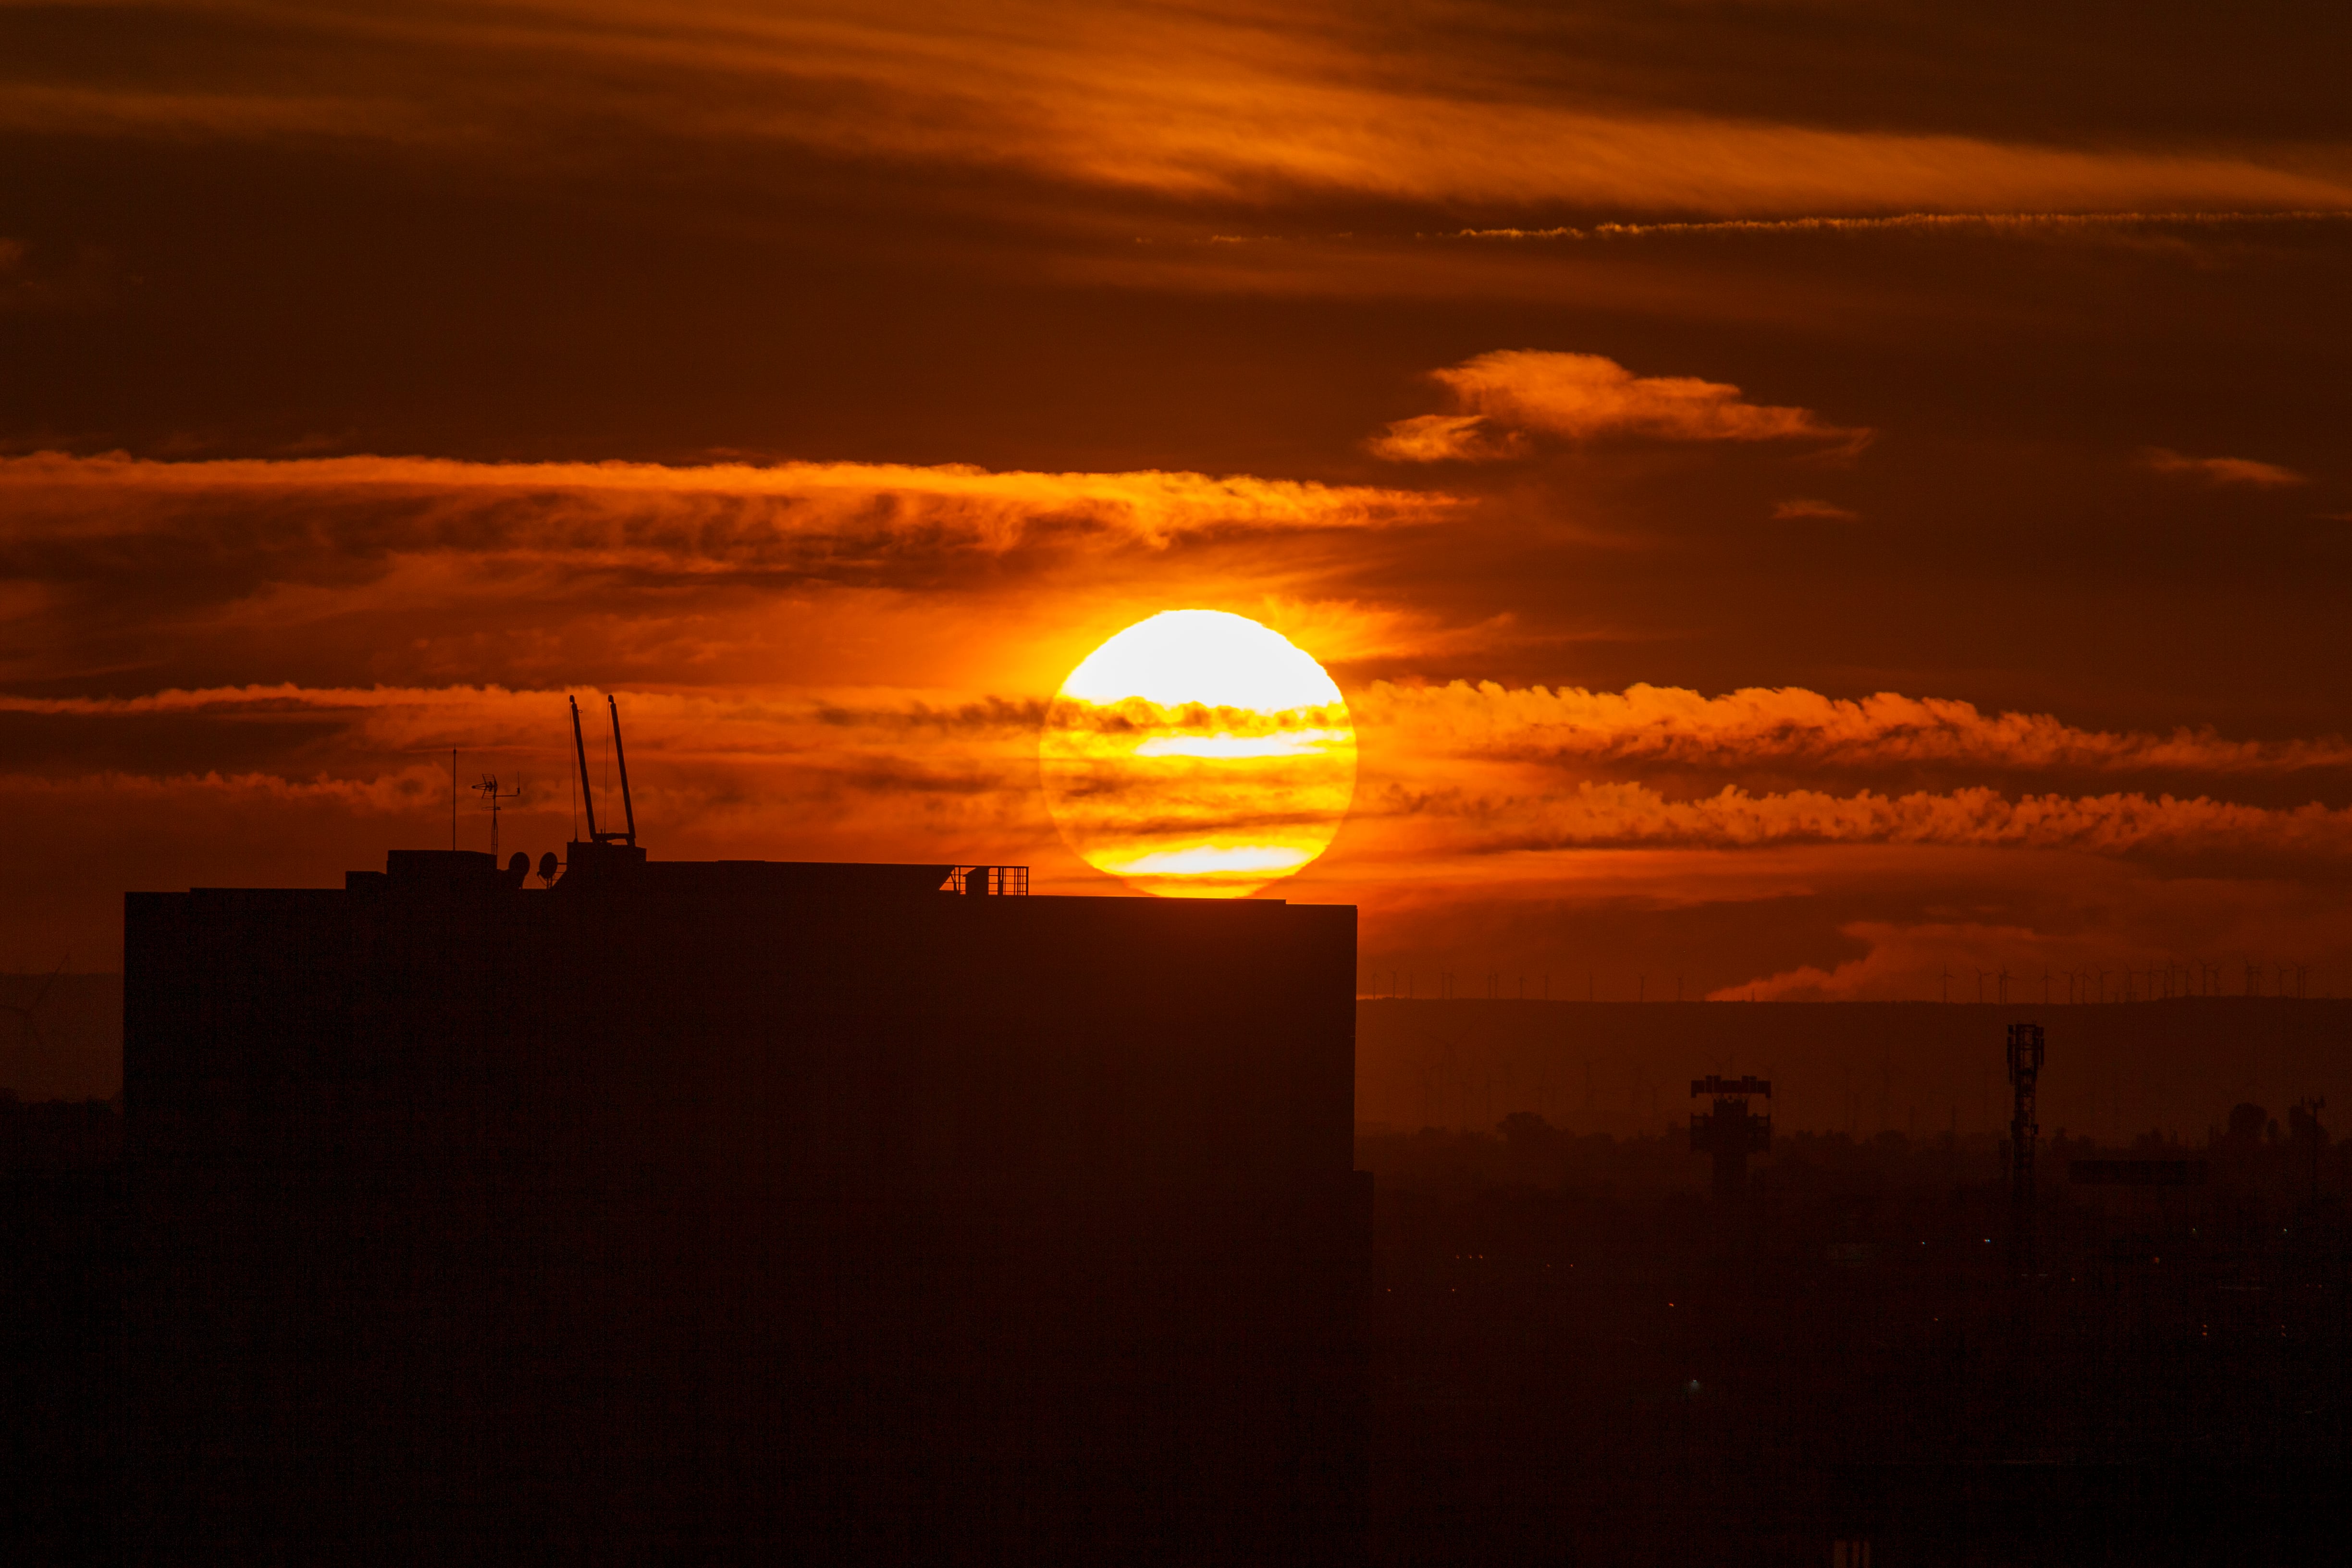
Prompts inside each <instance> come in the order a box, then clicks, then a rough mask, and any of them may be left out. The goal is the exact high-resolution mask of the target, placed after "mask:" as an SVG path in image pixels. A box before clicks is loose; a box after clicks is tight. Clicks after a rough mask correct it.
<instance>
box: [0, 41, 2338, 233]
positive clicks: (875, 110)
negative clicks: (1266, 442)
mask: <svg viewBox="0 0 2352 1568" xmlns="http://www.w3.org/2000/svg"><path fill="white" fill-rule="evenodd" d="M304 22H305V28H304V38H305V41H308V40H309V39H310V38H314V37H320V36H321V35H324V36H327V37H332V36H333V35H334V34H335V33H336V32H338V31H340V32H341V33H342V34H344V35H346V37H344V38H343V39H342V40H341V42H342V44H343V46H344V47H346V48H347V49H348V48H350V47H351V45H352V44H353V43H359V44H364V45H369V46H374V47H370V48H368V49H367V50H366V51H365V53H366V57H367V60H368V66H367V68H366V69H365V70H364V71H362V70H358V69H353V70H352V71H351V72H350V74H349V76H348V77H347V78H344V79H341V80H340V81H335V80H329V81H325V82H322V81H320V80H319V79H318V78H319V77H320V74H321V73H319V72H305V73H299V74H294V73H289V78H290V79H288V80H286V81H284V82H283V83H282V84H279V85H278V87H277V89H276V90H272V89H270V88H269V87H268V86H255V87H248V88H247V89H246V90H244V91H242V92H240V93H239V94H237V95H235V96H228V95H223V96H219V97H207V96H192V95H189V94H187V93H185V92H184V91H180V90H177V89H172V88H164V87H160V86H159V87H152V88H146V89H141V88H137V87H124V86H120V85H116V84H114V83H113V82H112V81H111V80H110V81H109V82H108V83H107V84H106V85H104V86H98V85H92V86H89V87H84V88H72V89H62V88H56V87H51V86H47V85H46V84H16V85H14V86H11V87H8V88H6V89H0V123H15V124H17V125H21V126H25V127H27V128H41V129H52V128H57V127H68V128H72V129H75V130H80V131H89V130H90V129H102V130H116V129H117V128H120V130H121V131H124V132H130V133H142V132H143V133H148V134H155V133H159V132H163V131H199V132H204V133H210V134H215V135H249V136H258V135H288V134H293V133H297V132H300V131H308V132H309V133H310V134H312V135H319V136H328V135H333V136H340V137H348V136H352V135H355V134H371V135H374V136H378V137H381V138H383V139H386V140H394V141H403V142H411V143H414V142H419V141H448V142H451V143H454V144H458V145H463V144H465V143H466V142H468V141H474V142H478V141H482V140H487V139H488V138H492V137H496V136H499V135H501V134H503V135H505V136H507V137H509V138H513V139H516V140H521V139H522V138H524V137H525V136H527V135H528V134H529V133H530V131H532V130H534V129H537V130H542V131H543V129H544V126H545V122H546V121H548V120H562V119H564V118H567V117H571V116H577V115H580V114H582V113H583V112H585V113H590V114H593V115H594V116H595V117H596V118H597V120H599V121H600V122H609V121H610V120H614V119H627V120H636V121H638V122H640V123H643V124H646V125H648V126H654V127H658V128H659V129H660V130H661V131H663V132H665V133H666V134H669V135H673V136H680V135H682V136H688V137H693V138H697V139H701V140H706V141H722V142H728V143H732V144H736V145H754V146H756V145H758V144H759V143H761V142H765V141H785V142H791V143H795V144H799V145H803V146H810V147H815V148H819V149H823V150H824V151H827V152H837V153H846V154H851V155H859V156H867V157H882V158H888V159H892V160H927V161H932V162H946V163H950V164H953V165H958V166H973V165H979V166H983V167H1012V168H1017V169H1023V170H1027V171H1034V172H1039V173H1043V174H1045V175H1047V176H1049V177H1053V178H1057V179H1060V180H1064V181H1066V182H1071V183H1084V184H1091V185H1097V186H1112V187H1125V188H1131V189H1141V190H1148V191H1153V192H1160V193H1173V194H1177V195H1180V196H1196V197H1208V198H1214V199H1231V198H1234V197H1237V196H1238V197H1245V198H1260V199H1262V198H1265V197H1266V196H1269V195H1273V194H1278V193H1286V192H1293V191H1297V190H1299V189H1301V188H1305V189H1307V190H1314V191H1325V192H1339V193H1350V194H1359V195H1370V196H1375V197H1383V198H1391V199H1403V200H1411V201H1423V202H1439V203H1454V202H1490V203H1506V204H1528V205H1537V204H1572V205H1578V206H1585V207H1592V208H1602V209H1612V210H1617V211H1626V210H1633V211H1648V212H1660V211H1669V212H1693V213H1707V214H1804V213H1822V212H1845V213H1852V212H1855V211H1858V210H1861V211H1867V210H1874V209H1887V208H1894V209H1918V208H1928V209H1941V210H1948V211H1961V212H1972V211H1985V210H1989V209H1990V210H2000V209H2015V208H2035V207H2059V208H2069V209H2083V208H2103V207H2120V208H2127V209H2138V210H2145V209H2147V208H2150V207H2166V206H2178V207H2201V206H2220V207H2224V208H2234V207H2245V206H2279V207H2293V208H2312V207H2330V206H2342V205H2346V204H2352V183H2347V180H2346V178H2345V177H2344V174H2343V172H2342V170H2341V168H2340V154H2339V155H2336V156H2330V153H2331V152H2333V151H2334V150H2333V149H2323V150H2320V151H2318V152H2315V151H2314V150H2313V149H2312V148H2311V147H2310V146H2308V145H2282V146H2276V147H2263V146H2261V145H2259V144H2255V145H2249V146H2242V147H2241V148H2238V149H2235V150H2232V151H2231V152H2218V151H2213V150H2211V149H2210V148H2207V147H2203V146H2185V145H2184V146H2182V147H2179V148H2178V149H2167V148H2164V147H2161V146H2157V147H2146V146H2137V145H2119V146H2114V147H2098V146H2079V145H2055V144H2049V143H2044V142H2037V141H2033V140H2031V139H2030V138H2028V137H2024V136H2009V137H2004V136H2002V135H2001V134H2000V133H1999V132H1998V131H1988V132H1985V133H1979V134H1954V133H1949V132H1927V131H1903V130H1852V129H1846V128H1843V127H1835V128H1831V127H1820V126H1812V125H1807V124H1801V123H1790V122H1775V121H1774V120H1773V119H1772V118H1770V117H1769V116H1759V115H1754V114H1750V115H1747V116H1736V115H1732V114H1726V113H1724V112H1723V111H1722V110H1720V109H1719V108H1718V107H1717V106H1716V104H1714V103H1713V102H1711V101H1710V99H1711V98H1714V97H1717V96H1719V95H1713V94H1709V93H1708V92H1707V91H1706V81H1705V78H1704V77H1700V78H1696V79H1694V80H1690V81H1686V82H1683V83H1681V84H1679V89H1680V90H1679V91H1677V90H1676V86H1677V84H1675V82H1674V81H1673V79H1672V78H1673V76H1674V73H1673V72H1671V71H1662V70H1661V69H1660V68H1659V66H1658V64H1657V63H1656V62H1655V61H1652V60H1647V59H1644V60H1642V61H1640V62H1639V63H1638V64H1636V63H1635V62H1633V61H1632V60H1630V59H1617V60H1612V59H1610V58H1609V55H1610V53H1611V51H1608V50H1605V49H1602V50H1600V51H1599V52H1598V53H1593V49H1592V43H1591V40H1582V39H1580V46H1579V47H1580V50H1582V51H1583V52H1585V53H1589V54H1593V57H1592V58H1591V60H1590V61H1587V60H1584V59H1578V60H1576V61H1575V62H1574V64H1575V65H1576V66H1578V67H1581V68H1582V69H1575V70H1570V69H1569V68H1568V62H1564V61H1563V60H1562V59H1561V57H1560V56H1559V54H1558V53H1557V52H1556V51H1554V50H1551V49H1547V48H1546V47H1542V45H1541V44H1540V43H1539V42H1538V40H1537V35H1536V34H1534V33H1532V32H1529V31H1528V30H1525V29H1522V28H1519V27H1517V26H1507V27H1502V28H1497V29H1494V30H1489V29H1487V28H1486V27H1483V26H1477V27H1473V26H1462V25H1460V22H1459V19H1458V18H1456V17H1455V16H1453V15H1451V14H1450V13H1446V12H1444V11H1439V12H1435V13H1432V14H1431V15H1430V16H1429V18H1428V19H1427V20H1425V21H1421V22H1418V23H1416V21H1415V20H1414V19H1412V18H1411V17H1409V16H1408V17H1403V18H1399V17H1393V16H1386V15H1383V16H1382V17H1381V19H1380V21H1379V22H1377V23H1373V22H1370V21H1367V20H1365V19H1363V18H1361V17H1359V16H1352V15H1350V14H1349V13H1348V12H1347V11H1345V10H1344V9H1323V8H1317V7H1311V6H1310V7H1307V8H1306V9H1305V10H1303V11H1302V10H1301V9H1300V8H1299V7H1298V6H1296V5H1291V6H1286V7H1282V8H1271V7H1261V6H1255V5H1234V6H1223V7H1219V8H1216V9H1213V10H1203V9H1199V8H1193V9H1181V10H1171V9H1144V8H1129V9H1125V10H1118V9H1112V10H1109V11H1104V10H1102V9H1100V8H1087V9H1079V8H1076V7H1073V6H1070V5H1066V4H1061V3H1055V0H1026V3H1023V0H1003V3H1000V4H997V5H990V6H988V7H984V8H979V9H974V8H971V7H954V6H945V5H917V6H914V7H912V8H908V7H904V6H901V7H895V8H879V9H877V8H876V7H872V6H862V5H848V4H844V3H835V4H830V5H799V6H794V7H791V8H789V9H785V10H781V11H779V10H773V9H770V10H755V9H752V8H748V7H744V6H740V5H733V4H714V3H711V0H700V3H692V0H689V3H688V4H682V5H652V4H649V3H646V0H634V3H629V0H625V3H620V4H608V5H601V6H597V7H593V8H581V7H564V8H555V7H541V8H537V9H509V10H505V11H500V12H497V13H469V12H466V11H462V10H460V11H443V12H408V13H385V14H375V13H364V12H354V13H347V14H344V15H341V16H338V15H337V14H336V13H335V12H334V11H333V10H332V9H326V10H320V11H315V12H313V13H311V14H308V15H306V16H305V17H304ZM1498 37H1507V38H1508V39H1509V42H1508V43H1507V44H1498V43H1497V42H1496V39H1497V38H1498ZM1707 41H1708V40H1707V39H1706V37H1704V36H1703V35H1699V36H1693V37H1688V38H1687V39H1686V40H1685V42H1686V43H1688V44H1691V45H1698V46H1704V45H1705V44H1706V42H1707ZM1715 42H1717V44H1718V45H1720V46H1723V47H1739V46H1737V45H1731V44H1729V42H1728V40H1722V39H1717V40H1715ZM352 52H353V53H358V52H359V51H358V50H352ZM452 57H455V58H457V59H462V60H464V61H465V62H466V63H467V65H469V66H470V67H471V69H470V70H467V72H465V73H464V75H463V77H462V78H461V79H462V80H463V81H464V83H465V93H466V98H465V102H466V105H467V112H466V113H465V114H464V115H463V116H462V117H459V116H455V115H434V114H429V113H420V112H418V110H417V109H416V107H415V104H416V101H417V100H418V99H425V101H430V97H431V94H432V92H433V90H434V89H435V88H436V87H441V84H440V83H439V82H436V81H433V80H431V79H430V78H427V79H425V80H423V81H417V82H412V81H409V80H404V79H402V78H399V77H398V76H396V75H395V76H394V78H393V80H392V82H391V83H390V84H387V83H386V81H385V79H384V78H385V74H386V73H387V72H389V71H396V70H397V69H398V68H399V66H400V65H401V64H402V63H404V62H407V61H410V60H419V61H421V62H422V70H434V69H436V68H437V69H439V71H440V73H441V75H442V76H443V77H444V78H456V77H457V75H458V73H457V72H455V71H450V70H448V69H447V68H446V64H447V62H448V60H449V59H451V58H452ZM1611 66H1614V67H1616V69H1615V70H1613V71H1612V70H1611V69H1609V68H1610V67H1611ZM1595 68H1598V69H1600V70H1601V83H1602V85H1601V89H1600V90H1598V91H1586V92H1575V91H1572V90H1564V89H1562V87H1561V85H1560V84H1561V81H1562V79H1563V78H1564V77H1567V78H1571V79H1572V78H1584V77H1586V76H1588V75H1589V74H1590V73H1591V71H1592V70H1593V69H1595ZM420 74H421V71H420ZM1612 89H1614V90H1612ZM441 90H447V89H446V87H443V88H441ZM1645 98H1648V99H1654V101H1650V102H1643V101H1641V100H1642V99H1645ZM583 103H584V108H583ZM1621 105H1622V107H1621ZM1792 118H1793V117H1788V116H1784V117H1783V120H1784V121H1785V120H1789V119H1792ZM452 122H455V123H457V124H461V125H463V126H465V127H466V128H467V134H466V135H465V136H463V137H457V136H453V135H452V134H451V132H450V131H449V130H448V129H447V127H448V125H449V124H450V123H452ZM544 140H545V139H544V138H543V137H542V138H541V141H542V142H543V141H544Z"/></svg>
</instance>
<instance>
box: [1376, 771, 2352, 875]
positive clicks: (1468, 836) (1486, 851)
mask: <svg viewBox="0 0 2352 1568" xmlns="http://www.w3.org/2000/svg"><path fill="white" fill-rule="evenodd" d="M1357 809H1358V810H1359V811H1360V812H1367V811H1368V812H1370V813H1371V814H1374V815H1378V816H1382V817H1386V818H1388V819H1391V823H1392V826H1393V830H1394V834H1395V852H1399V853H1402V854H1404V855H1407V856H1421V857H1425V856H1427V855H1429V854H1432V853H1450V854H1454V855H1492V854H1502V853H1526V852H1543V851H1560V850H1576V849H1584V848H1633V847H1641V846H1646V845H1656V846H1661V847H1674V848H1693V847H1699V848H1709V849H1755V848H1761V847H1766V846H1770V845H1776V844H1790V843H1802V844H1927V845H1938V846H1944V847H1952V848H1972V849H2034V850H2075V851H2083V852H2091V853H2095V854H2124V853H2129V852H2136V851H2142V850H2151V851H2154V850H2161V851H2166V852H2173V853H2183V854H2185V853H2201V852H2210V851H2217V850H2221V851H2229V852H2237V853H2245V852H2262V853H2265V854H2280V855H2296V856H2307V857H2312V858H2315V859H2319V858H2324V859H2326V860H2328V861H2330V862H2341V861H2344V860H2347V859H2352V808H2347V809H2344V810H2331V809H2330V808H2328V807H2326V806H2323V805H2319V804H2317V803H2314V804H2312V805H2309V806H2304V807H2298V808H2296V809H2294V810H2270V809H2267V808H2263V807H2259V806H2241V805H2236V804H2233V803H2231V802H2229V801H2225V800H2210V799H2208V798H2206V797H2203V796H2199V797H2197V798H2195V799H2193V800H2181V799H2178V798H2176V797H2174V796H2171V795H2159V796H2155V797H2150V796H2147V795H2140V794H2113V795H2097V796H2082V797H2069V796H2062V795H2026V796H2021V797H2019V798H2017V799H2014V800H2012V799H2010V798H2009V797H2007V796H2004V795H2002V794H2001V793H2000V791H1998V790H1994V789H1956V790H1953V791H1951V792H1949V793H1945V794H1937V793H1930V792H1927V791H1919V792H1916V793H1914V794H1909V795H1903V796H1885V795H1877V794H1874V793H1872V792H1870V791H1869V790H1864V791H1862V792H1861V793H1859V794H1854V795H1831V794H1825V793H1822V792H1821V791H1818V790H1811V789H1793V790H1789V791H1786V792H1784V793H1777V794H1764V795H1751V794H1748V792H1747V791H1745V790H1743V789H1738V788H1736V787H1734V786H1729V785H1727V786H1726V787H1725V788H1724V789H1722V790H1721V791H1720V792H1718V793H1717V794H1714V795H1707V796H1702V797H1699V798H1698V799H1696V800H1669V799H1667V798H1666V797H1665V796H1664V795H1662V794H1661V793H1659V792H1658V791H1657V790H1654V789H1649V788H1647V787H1646V786H1643V785H1639V784H1623V783H1593V782H1590V781H1588V782H1585V783H1581V784H1579V785H1578V786H1577V787H1576V788H1575V789H1573V790H1563V791H1559V792H1555V793H1548V794H1544V795H1539V796H1538V795H1497V794H1492V793H1486V792H1480V791H1475V790H1472V789H1433V790H1428V791H1416V790H1412V789H1406V788H1402V787H1399V786H1396V785H1393V784H1389V785H1383V786H1381V787H1377V788H1373V789H1366V790H1363V791H1361V792H1360V798H1359V804H1358V808H1357Z"/></svg>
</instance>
